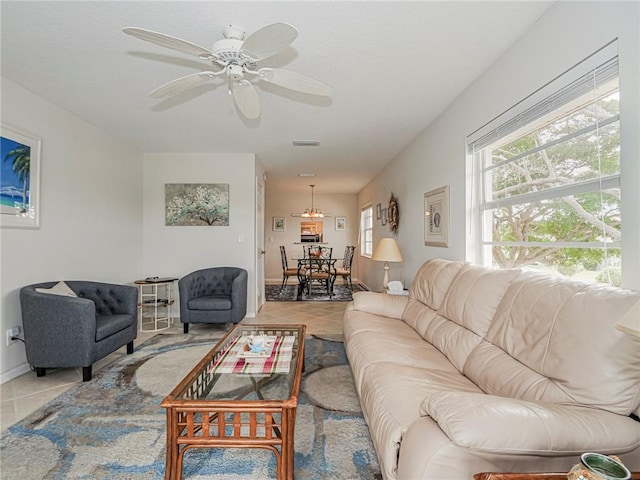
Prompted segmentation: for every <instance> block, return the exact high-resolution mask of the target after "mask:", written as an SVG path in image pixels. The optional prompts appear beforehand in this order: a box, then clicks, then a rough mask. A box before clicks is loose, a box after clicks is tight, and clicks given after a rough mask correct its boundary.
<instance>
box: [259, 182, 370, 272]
mask: <svg viewBox="0 0 640 480" xmlns="http://www.w3.org/2000/svg"><path fill="white" fill-rule="evenodd" d="M313 203H314V206H315V207H316V208H319V209H320V210H321V211H323V212H326V213H330V214H331V215H332V216H331V217H325V218H324V219H323V233H324V241H325V242H326V243H327V245H326V246H327V247H332V248H333V257H336V258H342V256H343V254H344V248H345V247H346V246H347V245H356V247H357V248H356V256H355V257H354V260H353V265H352V275H351V277H352V279H353V280H354V281H355V280H357V279H358V267H357V257H358V256H359V252H360V248H359V246H358V229H359V226H360V213H359V210H358V204H357V196H356V195H355V194H329V193H327V194H318V193H317V192H315V193H314V200H313ZM305 208H311V188H309V191H307V192H299V191H292V192H285V191H282V190H280V189H277V190H276V189H273V188H271V187H270V186H269V181H268V180H267V191H266V215H265V247H266V248H265V251H266V252H267V253H266V255H265V278H266V280H267V281H270V282H274V281H275V282H281V281H282V263H281V260H280V245H284V246H285V248H286V251H287V257H288V262H289V267H295V266H296V263H295V262H292V261H291V257H292V256H294V255H302V245H300V244H299V242H300V222H301V221H303V219H302V218H300V217H292V216H291V213H301V212H303V211H304V209H305ZM273 217H284V221H285V231H284V232H274V231H273ZM335 217H347V230H346V231H336V229H335ZM304 221H307V220H304ZM295 242H298V244H296V243H295ZM338 265H340V263H338ZM289 283H290V284H291V283H292V282H291V280H290V281H289Z"/></svg>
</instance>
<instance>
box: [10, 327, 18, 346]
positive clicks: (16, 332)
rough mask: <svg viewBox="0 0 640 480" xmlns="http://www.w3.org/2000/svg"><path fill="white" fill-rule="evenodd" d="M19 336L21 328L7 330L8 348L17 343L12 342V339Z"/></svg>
mask: <svg viewBox="0 0 640 480" xmlns="http://www.w3.org/2000/svg"><path fill="white" fill-rule="evenodd" d="M18 335H20V327H18V326H16V327H11V328H10V329H8V330H7V347H8V346H9V345H11V344H12V343H16V342H17V340H11V337H17V336H18Z"/></svg>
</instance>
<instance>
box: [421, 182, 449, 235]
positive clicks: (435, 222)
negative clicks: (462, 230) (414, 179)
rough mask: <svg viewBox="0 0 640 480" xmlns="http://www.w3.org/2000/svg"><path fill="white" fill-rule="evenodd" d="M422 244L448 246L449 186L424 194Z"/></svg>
mask: <svg viewBox="0 0 640 480" xmlns="http://www.w3.org/2000/svg"><path fill="white" fill-rule="evenodd" d="M424 244H425V245H428V246H431V247H448V246H449V185H446V186H444V187H440V188H436V189H435V190H431V191H430V192H427V193H425V194H424Z"/></svg>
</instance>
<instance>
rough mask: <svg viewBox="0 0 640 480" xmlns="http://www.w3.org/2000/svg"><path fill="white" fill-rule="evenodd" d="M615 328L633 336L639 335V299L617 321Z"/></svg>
mask: <svg viewBox="0 0 640 480" xmlns="http://www.w3.org/2000/svg"><path fill="white" fill-rule="evenodd" d="M616 328H617V329H618V330H620V331H622V332H624V333H627V334H629V335H633V336H634V337H640V300H638V301H637V302H636V303H634V304H633V306H632V307H631V308H630V309H629V310H628V311H627V313H625V314H624V315H623V316H622V318H620V320H618V321H617V323H616Z"/></svg>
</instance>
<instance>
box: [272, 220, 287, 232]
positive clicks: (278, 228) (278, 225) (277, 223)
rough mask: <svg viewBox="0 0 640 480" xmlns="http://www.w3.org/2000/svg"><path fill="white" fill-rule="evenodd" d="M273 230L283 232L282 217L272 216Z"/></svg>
mask: <svg viewBox="0 0 640 480" xmlns="http://www.w3.org/2000/svg"><path fill="white" fill-rule="evenodd" d="M273 231H274V232H284V217H273Z"/></svg>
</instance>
